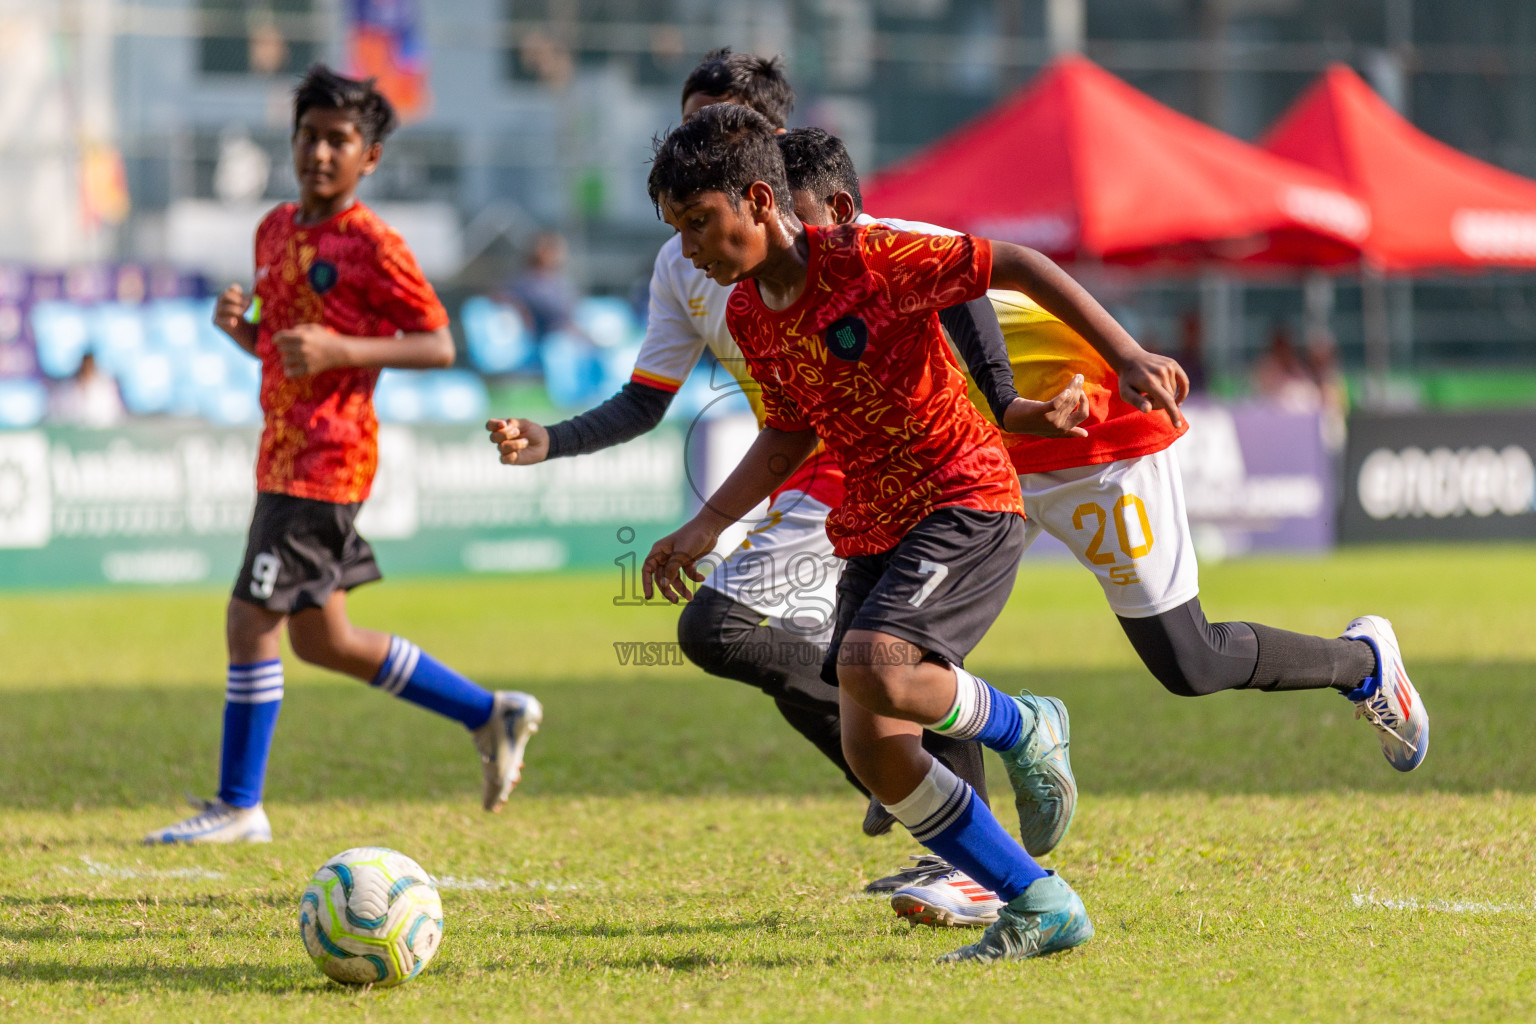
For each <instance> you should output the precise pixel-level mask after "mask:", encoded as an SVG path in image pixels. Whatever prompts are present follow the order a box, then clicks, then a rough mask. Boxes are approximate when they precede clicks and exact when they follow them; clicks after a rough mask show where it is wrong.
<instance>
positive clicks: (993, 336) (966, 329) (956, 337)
mask: <svg viewBox="0 0 1536 1024" xmlns="http://www.w3.org/2000/svg"><path fill="white" fill-rule="evenodd" d="M939 322H940V323H942V324H943V325H944V330H945V331H947V332H948V333H949V338H950V340H951V341H953V342H954V343H955V348H956V350H958V351H959V353H960V358H962V359H964V360H965V365H966V366H967V367H968V368H969V369H970V371H971V379H972V380H974V381H975V382H976V388H977V390H978V391H980V392H981V394H982V397H983V398H985V399H986V401H987V405H988V406H989V407H990V408H991V409H992V418H993V419H995V420H997V424H998V426H1000V427H1002V428H1003V429H1004V430H1006V431H1008V432H1009V433H1010V434H1035V435H1037V436H1040V437H1087V436H1088V431H1086V430H1084V429H1083V428H1082V427H1080V426H1078V424H1079V423H1081V422H1082V421H1083V420H1085V419H1087V418H1088V398H1087V396H1086V395H1084V394H1083V378H1082V375H1081V374H1078V375H1077V376H1076V377H1073V378H1072V382H1071V383H1070V384H1068V385H1067V386H1066V388H1065V389H1063V390H1062V392H1061V394H1059V395H1057V396H1056V397H1055V398H1053V399H1051V400H1050V401H1048V402H1036V401H1033V400H1031V399H1028V398H1020V397H1019V390H1018V388H1017V387H1015V386H1014V382H1013V364H1012V363H1011V362H1009V360H1008V343H1007V341H1006V340H1004V338H1003V327H1002V325H1001V324H999V323H998V322H997V311H996V310H994V309H993V308H992V300H991V299H989V298H987V297H986V296H985V295H983V296H981V297H980V298H977V299H972V300H971V301H970V302H964V303H961V304H959V305H956V306H949V307H948V308H946V309H942V310H940V311H939Z"/></svg>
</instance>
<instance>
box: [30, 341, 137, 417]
mask: <svg viewBox="0 0 1536 1024" xmlns="http://www.w3.org/2000/svg"><path fill="white" fill-rule="evenodd" d="M48 415H49V418H50V419H52V420H53V422H55V423H64V424H69V425H71V426H77V427H115V426H117V425H118V424H119V423H121V422H122V421H123V419H124V417H125V413H124V411H123V400H122V398H120V397H119V396H118V393H117V385H116V384H114V383H113V382H112V378H111V377H108V376H107V375H106V374H104V373H102V372H101V371H100V370H99V369H97V368H96V357H95V356H93V355H91V354H90V353H89V352H87V353H86V354H85V356H84V357H83V358H82V359H81V360H80V369H79V370H77V371H76V372H75V375H74V376H73V377H71V378H70V379H69V380H67V381H65V382H64V383H62V384H60V385H59V386H58V387H57V388H55V389H54V392H53V397H52V399H51V400H50V402H49V409H48Z"/></svg>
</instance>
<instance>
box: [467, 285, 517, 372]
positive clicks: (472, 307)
mask: <svg viewBox="0 0 1536 1024" xmlns="http://www.w3.org/2000/svg"><path fill="white" fill-rule="evenodd" d="M459 322H460V323H462V324H463V325H464V344H465V347H466V348H467V349H468V350H469V361H470V362H471V363H473V364H474V366H475V369H477V370H479V371H480V372H481V373H511V372H512V371H514V370H519V369H522V368H523V367H524V366H525V365H526V364H527V363H528V360H529V358H530V357H531V356H532V355H533V345H532V344H531V340H530V338H529V335H528V328H527V325H525V324H524V323H523V317H522V314H520V313H519V312H518V311H517V310H515V309H513V308H512V307H511V306H506V305H503V304H501V303H499V302H492V301H491V300H490V299H488V298H486V297H485V296H483V295H476V296H473V297H471V298H468V299H465V300H464V305H463V306H462V307H461V308H460V310H459Z"/></svg>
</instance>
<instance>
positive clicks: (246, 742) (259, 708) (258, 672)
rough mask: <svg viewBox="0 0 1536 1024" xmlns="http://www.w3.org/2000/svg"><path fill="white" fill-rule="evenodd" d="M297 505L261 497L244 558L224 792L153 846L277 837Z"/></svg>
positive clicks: (237, 592) (232, 627) (233, 618)
mask: <svg viewBox="0 0 1536 1024" xmlns="http://www.w3.org/2000/svg"><path fill="white" fill-rule="evenodd" d="M291 500H292V499H288V498H286V496H284V495H276V494H259V495H257V499H256V508H255V512H254V514H253V515H252V517H251V526H250V531H249V534H248V536H247V539H246V547H245V556H244V559H243V560H242V564H241V569H240V574H239V576H238V577H237V578H236V580H235V588H234V592H233V594H232V595H231V597H230V601H229V607H228V609H227V610H226V613H225V622H224V633H225V642H226V645H227V648H228V651H229V666H228V673H227V675H226V681H225V690H224V732H223V740H222V744H221V748H220V754H219V792H218V796H217V797H216V798H215V799H213V800H194V801H193V806H194V807H196V808H197V811H198V813H197V814H194V815H193V816H192V817H190V818H187V819H185V820H183V821H179V822H176V823H175V824H173V825H169V826H167V827H165V828H162V829H157V830H156V831H154V832H151V833H149V834H148V835H147V836H145V837H144V841H145V842H146V843H217V842H266V841H268V840H270V839H271V837H272V830H271V826H270V825H269V823H268V821H267V816H266V812H265V811H264V810H263V809H262V805H261V801H262V790H263V787H264V784H265V782H266V774H267V759H268V755H269V753H270V751H271V749H272V736H273V733H274V732H275V731H276V729H277V717H278V712H279V710H280V709H281V707H282V701H283V663H282V661H281V658H280V655H281V642H282V641H281V638H282V626H283V621H284V619H285V618H286V615H287V609H288V608H289V607H290V605H289V603H288V602H289V601H290V600H291V591H290V588H289V586H287V585H286V584H285V580H284V578H283V577H284V575H285V570H284V558H285V556H286V551H287V547H288V542H289V538H288V536H287V531H286V530H285V527H284V520H285V517H286V516H287V514H288V512H289V509H290V505H289V503H290V502H291Z"/></svg>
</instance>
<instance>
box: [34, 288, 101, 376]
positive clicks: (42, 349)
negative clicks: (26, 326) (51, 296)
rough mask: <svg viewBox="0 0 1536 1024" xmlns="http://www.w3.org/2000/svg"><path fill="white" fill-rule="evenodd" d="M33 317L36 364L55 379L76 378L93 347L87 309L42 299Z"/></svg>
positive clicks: (36, 306) (70, 303) (35, 307)
mask: <svg viewBox="0 0 1536 1024" xmlns="http://www.w3.org/2000/svg"><path fill="white" fill-rule="evenodd" d="M31 320H32V337H33V339H34V341H35V342H36V344H37V365H38V366H39V367H40V368H41V369H42V371H43V372H44V373H46V374H47V375H48V376H50V377H53V378H55V379H61V378H64V377H73V376H74V375H75V373H76V371H78V370H79V369H80V360H81V359H83V358H85V354H86V352H88V351H90V347H91V332H90V328H89V326H88V325H87V323H86V319H85V311H84V310H83V309H81V308H80V307H79V306H76V305H75V304H74V303H72V302H56V301H54V302H39V303H38V304H37V305H35V306H33V307H32V314H31Z"/></svg>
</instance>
